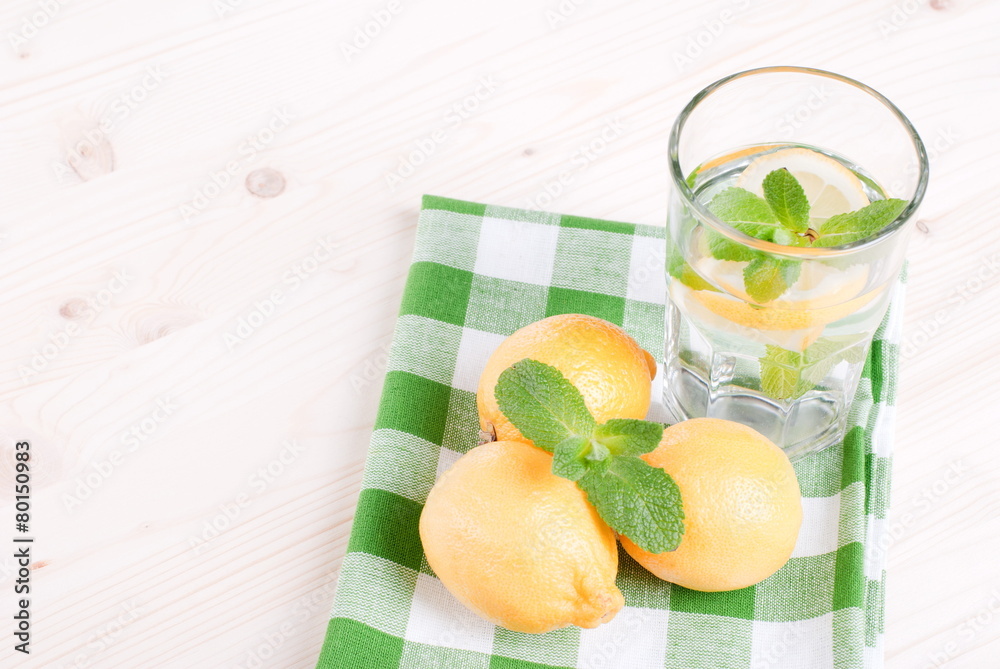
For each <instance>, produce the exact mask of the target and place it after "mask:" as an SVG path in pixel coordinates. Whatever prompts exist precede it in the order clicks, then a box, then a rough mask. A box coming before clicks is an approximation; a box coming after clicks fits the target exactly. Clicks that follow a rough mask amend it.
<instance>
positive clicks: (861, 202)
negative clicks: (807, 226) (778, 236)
mask: <svg viewBox="0 0 1000 669" xmlns="http://www.w3.org/2000/svg"><path fill="white" fill-rule="evenodd" d="M781 168H785V169H787V170H788V171H789V172H791V173H792V176H793V177H795V178H796V179H797V180H798V182H799V183H800V184H802V190H804V191H805V192H806V198H807V199H808V200H809V220H810V221H811V222H812V225H811V227H813V228H815V227H817V226H818V224H819V223H822V222H823V221H825V220H826V219H828V218H830V217H831V216H836V215H837V214H846V213H847V212H849V211H854V210H856V209H861V208H862V207H867V206H868V205H869V204H870V203H869V201H868V196H867V195H865V189H864V187H863V185H862V183H861V180H860V179H858V177H856V176H855V175H854V173H853V172H851V171H850V170H849V169H847V168H846V167H844V166H843V165H841V164H840V163H839V162H837V161H836V160H834V159H833V158H830V157H829V156H826V155H824V154H822V153H819V152H818V151H811V150H809V149H803V148H794V149H782V150H780V151H775V152H774V153H767V154H764V155H763V156H761V157H760V158H757V159H756V160H754V161H753V162H751V163H750V164H749V165H747V168H746V169H745V170H743V173H742V174H740V177H739V179H738V180H737V182H736V185H737V186H738V187H739V188H743V189H744V190H748V191H750V192H751V193H756V194H757V195H763V193H764V188H763V184H764V177H766V176H767V175H768V174H770V173H771V172H773V171H774V170H780V169H781Z"/></svg>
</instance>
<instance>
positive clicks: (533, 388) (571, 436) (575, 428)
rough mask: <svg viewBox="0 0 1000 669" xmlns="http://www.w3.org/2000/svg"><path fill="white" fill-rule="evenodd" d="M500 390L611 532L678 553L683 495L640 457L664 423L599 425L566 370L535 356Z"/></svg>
mask: <svg viewBox="0 0 1000 669" xmlns="http://www.w3.org/2000/svg"><path fill="white" fill-rule="evenodd" d="M494 392H495V396H496V399H497V403H498V404H499V406H500V410H501V411H502V412H503V413H504V415H505V416H506V417H507V418H508V420H510V422H511V423H513V425H514V427H516V428H517V429H518V430H520V431H521V434H523V435H524V436H525V437H527V438H529V439H531V440H532V441H533V442H534V443H535V445H536V446H539V447H540V448H543V449H545V450H547V451H549V452H550V453H552V473H553V474H555V475H556V476H561V477H563V478H566V479H569V480H571V481H576V484H577V486H578V487H579V488H580V489H581V490H583V491H584V492H585V493H586V494H587V500H588V501H589V502H590V503H591V504H592V505H593V506H594V508H595V509H596V510H597V513H598V515H599V516H600V517H601V518H602V519H603V520H604V522H606V523H607V524H608V525H609V526H610V527H611V529H613V530H614V531H615V532H618V533H619V534H624V535H625V536H627V537H628V538H629V539H631V540H632V541H633V542H635V544H636V545H637V546H639V547H641V548H643V549H645V550H647V551H650V552H653V553H663V552H665V551H671V550H674V549H676V548H677V546H678V545H679V543H680V540H681V535H682V534H683V532H684V524H683V522H682V521H683V520H684V509H683V505H682V504H681V497H680V491H679V490H678V488H677V484H676V483H675V482H674V480H673V479H672V478H671V477H670V475H669V474H667V473H666V472H665V471H663V470H662V469H660V468H659V467H653V466H652V465H650V464H648V463H647V462H646V461H645V460H642V459H640V458H639V456H640V455H642V454H644V453H648V452H650V451H652V450H653V449H655V448H656V447H657V446H658V445H659V443H660V439H661V438H662V437H663V425H661V424H660V423H653V422H649V421H643V420H635V419H625V418H621V419H612V420H609V421H607V422H606V423H603V424H601V425H598V424H597V423H596V421H595V420H594V418H593V416H592V415H591V413H590V411H588V410H587V407H586V405H585V404H584V401H583V396H582V395H581V394H580V391H579V390H577V389H576V387H575V386H573V384H572V383H570V382H569V380H567V379H566V377H564V376H563V375H562V373H561V372H560V371H559V370H557V369H556V368H555V367H551V366H549V365H546V364H543V363H541V362H538V361H537V360H531V359H529V358H526V359H524V360H521V361H520V362H516V363H514V364H513V365H511V366H510V367H509V368H507V369H505V370H504V371H503V373H502V374H500V378H499V380H498V381H497V386H496V390H495V391H494Z"/></svg>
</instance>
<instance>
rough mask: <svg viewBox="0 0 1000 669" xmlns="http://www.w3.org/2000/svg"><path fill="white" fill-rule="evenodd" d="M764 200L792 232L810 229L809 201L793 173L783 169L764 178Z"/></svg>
mask: <svg viewBox="0 0 1000 669" xmlns="http://www.w3.org/2000/svg"><path fill="white" fill-rule="evenodd" d="M762 186H763V190H764V199H765V200H767V204H769V205H770V206H771V211H772V212H774V215H775V217H777V219H778V220H779V221H780V222H781V224H782V225H783V226H785V227H786V228H787V229H789V230H791V231H792V232H798V233H800V234H801V233H804V232H805V231H806V230H808V229H809V199H808V198H807V197H806V192H805V191H804V190H802V185H801V184H800V183H799V182H798V180H797V179H796V178H795V177H794V176H792V173H791V172H789V171H788V170H787V169H785V168H784V167H782V168H781V169H778V170H774V171H773V172H770V173H769V174H768V175H767V176H766V177H764V182H763V184H762Z"/></svg>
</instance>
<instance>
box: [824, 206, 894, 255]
mask: <svg viewBox="0 0 1000 669" xmlns="http://www.w3.org/2000/svg"><path fill="white" fill-rule="evenodd" d="M906 205H907V201H906V200H896V199H890V200H876V201H875V202H872V203H871V204H870V205H868V206H867V207H862V208H861V209H858V210H857V211H852V212H849V213H846V214H837V215H836V216H831V217H830V218H828V219H826V220H825V221H824V222H823V223H822V224H821V225H820V228H819V230H818V231H817V232H818V233H819V236H818V237H817V238H816V239H815V240H814V241H813V242H812V245H813V246H840V245H841V244H850V243H851V242H856V241H858V240H861V239H864V238H866V237H870V236H871V235H874V234H875V233H876V232H878V231H879V230H881V229H882V228H884V227H885V226H887V225H889V223H891V222H892V221H894V220H896V217H897V216H899V214H900V212H902V211H903V209H904V208H905V207H906Z"/></svg>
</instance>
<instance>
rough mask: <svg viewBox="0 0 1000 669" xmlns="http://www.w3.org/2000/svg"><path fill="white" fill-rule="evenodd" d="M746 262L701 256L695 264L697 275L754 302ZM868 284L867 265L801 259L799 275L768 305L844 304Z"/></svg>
mask: <svg viewBox="0 0 1000 669" xmlns="http://www.w3.org/2000/svg"><path fill="white" fill-rule="evenodd" d="M746 266H747V263H745V262H735V261H732V260H718V259H716V258H712V257H710V256H708V257H702V258H698V260H696V261H695V263H694V268H695V271H696V272H697V274H699V275H700V276H703V277H708V278H709V280H711V281H712V282H713V283H715V285H716V286H718V287H719V288H721V289H722V290H724V291H725V292H727V293H729V294H730V295H732V296H733V297H736V298H739V299H741V300H743V301H745V302H750V303H752V302H754V300H753V298H751V297H750V296H749V295H748V294H747V292H746V285H745V283H744V281H743V269H744V268H745V267H746ZM867 283H868V267H867V266H866V265H860V264H859V265H852V266H850V267H848V268H846V269H839V268H836V267H831V266H829V265H824V264H822V263H819V262H808V261H807V262H803V263H802V268H801V270H800V272H799V277H798V279H797V280H796V281H795V283H794V284H792V285H791V286H790V287H789V289H788V290H787V291H786V292H785V294H784V295H782V296H781V298H780V299H777V300H774V301H772V302H768V303H767V306H769V307H777V308H779V309H819V308H822V307H831V306H835V305H838V304H843V303H844V302H848V301H850V300H853V299H854V298H855V297H858V296H859V295H861V293H862V292H863V291H864V289H865V287H866V285H867Z"/></svg>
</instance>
